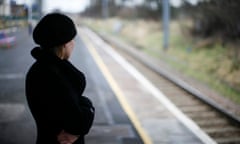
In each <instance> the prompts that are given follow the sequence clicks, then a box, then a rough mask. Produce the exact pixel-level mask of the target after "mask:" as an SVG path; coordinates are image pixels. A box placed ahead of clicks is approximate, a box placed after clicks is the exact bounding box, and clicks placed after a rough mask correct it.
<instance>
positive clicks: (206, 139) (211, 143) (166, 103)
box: [84, 28, 217, 144]
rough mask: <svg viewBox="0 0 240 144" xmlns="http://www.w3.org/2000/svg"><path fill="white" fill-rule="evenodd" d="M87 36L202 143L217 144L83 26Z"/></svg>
mask: <svg viewBox="0 0 240 144" xmlns="http://www.w3.org/2000/svg"><path fill="white" fill-rule="evenodd" d="M84 30H85V31H86V33H87V34H88V36H89V38H91V39H92V38H94V42H96V44H97V45H98V46H99V47H101V48H102V49H103V50H104V51H106V52H107V53H108V54H109V55H110V56H111V57H113V58H114V59H115V60H116V61H117V62H118V63H119V64H120V65H121V66H122V67H123V68H124V69H125V70H126V71H128V72H129V73H130V74H131V75H132V76H133V77H135V78H136V79H137V80H138V81H139V82H140V83H141V84H142V85H143V86H145V87H146V88H147V89H148V90H149V92H150V93H151V94H152V95H153V96H154V97H156V98H157V99H158V100H159V101H160V102H161V103H162V104H163V105H164V106H166V108H168V110H169V111H170V112H172V113H173V114H174V115H175V116H176V117H177V118H178V119H179V120H180V121H181V122H182V123H183V124H184V125H185V126H186V127H187V128H188V129H189V130H190V131H192V132H193V133H194V134H195V135H196V136H197V137H198V138H199V139H200V140H201V141H202V142H203V143H205V144H217V143H216V142H215V141H214V140H213V139H212V138H211V137H209V136H208V135H207V134H206V133H205V132H204V131H202V130H201V128H200V127H199V126H198V125H197V124H196V123H195V122H193V121H192V120H191V119H190V118H188V117H187V116H186V115H185V114H184V113H182V112H181V111H180V110H179V109H178V108H177V107H176V106H175V105H174V104H173V103H172V102H171V101H170V100H169V99H168V98H167V97H166V96H165V95H164V94H163V93H162V92H161V91H159V89H157V88H156V87H155V86H154V85H153V84H152V83H151V82H150V81H149V80H147V79H146V78H145V77H144V76H143V75H142V74H141V73H140V72H139V71H138V70H137V69H136V68H134V67H133V66H132V65H131V64H129V63H128V62H127V61H126V60H125V59H124V58H122V57H121V56H120V55H119V54H118V53H117V52H116V51H114V50H113V48H111V46H109V45H108V44H106V43H105V42H104V41H103V40H102V39H101V38H100V37H98V36H97V35H96V34H95V33H93V32H92V31H91V30H89V29H87V28H84Z"/></svg>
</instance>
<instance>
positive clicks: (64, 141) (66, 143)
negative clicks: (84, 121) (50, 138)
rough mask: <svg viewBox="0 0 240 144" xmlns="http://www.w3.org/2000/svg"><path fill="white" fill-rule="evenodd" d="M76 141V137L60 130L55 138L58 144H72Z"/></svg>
mask: <svg viewBox="0 0 240 144" xmlns="http://www.w3.org/2000/svg"><path fill="white" fill-rule="evenodd" d="M77 139H78V136H76V135H72V134H69V133H67V132H65V131H64V130H62V131H61V132H60V133H59V134H58V137H57V140H58V142H59V143H60V144H72V143H74V142H75V141H76V140H77Z"/></svg>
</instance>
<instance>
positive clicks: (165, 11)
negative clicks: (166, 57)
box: [162, 0, 170, 50]
mask: <svg viewBox="0 0 240 144" xmlns="http://www.w3.org/2000/svg"><path fill="white" fill-rule="evenodd" d="M162 7H163V49H164V50H167V49H168V47H169V19H170V10H169V0H163V3H162Z"/></svg>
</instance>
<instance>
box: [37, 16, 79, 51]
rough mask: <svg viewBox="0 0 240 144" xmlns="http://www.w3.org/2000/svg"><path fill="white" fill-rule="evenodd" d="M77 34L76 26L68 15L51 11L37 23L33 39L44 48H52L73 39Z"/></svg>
mask: <svg viewBox="0 0 240 144" xmlns="http://www.w3.org/2000/svg"><path fill="white" fill-rule="evenodd" d="M76 34H77V31H76V27H75V25H74V23H73V21H72V20H71V19H70V18H69V17H68V16H66V15H63V14H60V13H51V14H47V15H46V16H44V17H43V18H42V19H41V20H40V21H39V23H38V24H37V26H36V27H35V29H34V30H33V40H34V41H35V43H36V44H38V45H40V46H41V47H43V48H52V47H55V46H60V45H62V44H65V43H67V42H69V41H71V40H72V39H73V38H74V37H75V36H76Z"/></svg>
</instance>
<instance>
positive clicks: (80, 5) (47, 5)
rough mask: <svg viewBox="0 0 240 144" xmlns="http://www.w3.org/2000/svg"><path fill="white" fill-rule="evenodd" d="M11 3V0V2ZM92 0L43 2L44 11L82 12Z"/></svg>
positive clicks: (21, 0) (175, 1) (175, 2)
mask: <svg viewBox="0 0 240 144" xmlns="http://www.w3.org/2000/svg"><path fill="white" fill-rule="evenodd" d="M9 1H10V0H9ZM31 1H33V0H16V2H18V3H31ZM89 1H90V0H43V10H44V11H45V12H49V11H52V10H55V9H61V10H63V11H67V12H81V11H83V10H84V9H85V8H86V7H87V6H88V5H89ZM133 1H135V2H136V3H138V4H139V3H141V2H143V1H144V0H133ZM189 1H190V2H191V3H192V4H196V3H197V1H199V0H189ZM170 2H171V4H172V5H174V6H179V5H180V4H181V0H170Z"/></svg>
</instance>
